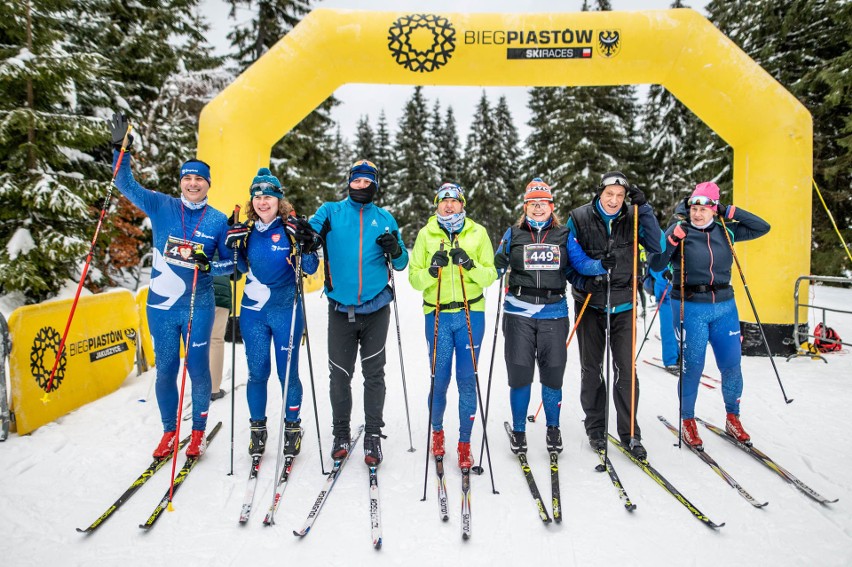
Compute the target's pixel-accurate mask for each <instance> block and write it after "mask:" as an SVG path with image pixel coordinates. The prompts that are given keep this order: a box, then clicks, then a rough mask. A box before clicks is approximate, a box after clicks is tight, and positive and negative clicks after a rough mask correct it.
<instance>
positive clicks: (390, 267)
mask: <svg viewBox="0 0 852 567" xmlns="http://www.w3.org/2000/svg"><path fill="white" fill-rule="evenodd" d="M385 232H386V233H387V232H388V229H385ZM385 261H386V262H387V265H388V276H389V277H390V283H391V293H392V294H393V316H394V318H395V319H396V344H397V350H398V351H399V371H400V373H401V374H402V397H403V399H404V400H405V419H406V420H407V422H408V445H409V448H408V452H409V453H413V452H414V450H415V449H414V443H413V442H412V441H411V415H410V414H409V412H408V388H407V387H406V385H405V364H404V363H403V361H402V335H401V334H400V332H399V305H398V304H397V302H396V282H395V280H394V277H393V264H392V263H391V257H390V254H385Z"/></svg>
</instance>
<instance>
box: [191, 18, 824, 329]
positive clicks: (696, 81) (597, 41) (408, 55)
mask: <svg viewBox="0 0 852 567" xmlns="http://www.w3.org/2000/svg"><path fill="white" fill-rule="evenodd" d="M346 83H374V84H403V85H475V86H488V85H494V86H497V85H505V86H594V85H632V84H642V83H656V84H660V85H663V86H664V87H665V88H666V89H668V90H669V91H670V92H671V93H672V94H673V95H674V96H675V97H677V98H678V100H680V101H681V102H682V103H683V104H684V105H686V106H687V107H688V108H689V109H690V110H691V111H692V112H693V113H695V114H696V115H697V116H698V117H699V118H701V120H703V121H704V122H705V123H706V124H707V125H708V126H709V127H710V128H712V129H713V130H714V131H715V132H716V133H718V134H719V136H721V137H722V138H723V139H724V140H725V141H726V142H727V143H728V144H730V145H731V147H732V148H733V150H734V172H733V176H734V204H736V205H739V206H742V207H743V208H745V209H747V210H749V211H751V212H753V213H755V214H757V215H760V216H761V217H762V218H764V219H766V221H767V222H769V223H770V224H771V225H772V226H773V227H774V230H772V231H771V232H770V233H769V234H768V235H767V236H766V237H765V238H761V239H759V240H756V241H754V242H748V243H744V244H742V245H739V246H737V254H738V255H739V258H740V261H741V262H742V264H743V269H744V270H745V271H746V273H748V274H749V286H750V288H751V289H753V290H755V292H756V293H755V296H756V297H759V299H760V305H759V311H760V313H761V314H763V316H762V318H763V319H764V321H766V322H769V323H775V324H778V323H785V324H788V325H789V324H792V322H793V309H792V302H791V299H790V298H791V295H792V291H793V287H794V282H795V280H796V278H797V277H798V276H800V275H802V274H807V273H808V272H809V267H810V246H811V177H812V160H813V157H812V156H813V147H812V146H813V132H812V122H811V116H810V114H809V113H808V111H807V109H806V108H805V107H804V106H803V105H802V104H801V103H800V102H799V101H798V100H796V98H795V97H794V96H793V95H792V94H790V93H789V92H788V91H787V90H785V89H784V87H783V86H782V85H780V84H779V83H778V82H777V81H776V80H775V79H773V78H772V76H771V75H769V73H767V72H766V71H765V70H763V69H762V68H761V67H760V66H759V65H758V64H757V63H756V62H755V61H754V60H752V59H751V58H750V57H749V56H748V55H747V54H746V53H745V52H743V51H742V50H741V49H740V48H739V47H737V45H736V44H734V42H732V41H731V40H730V39H728V38H727V37H725V35H724V34H723V33H722V32H720V31H719V29H718V28H716V27H715V26H714V25H713V24H712V23H711V22H710V21H708V20H707V19H706V18H704V17H703V16H702V15H701V14H699V13H698V12H696V11H694V10H689V9H683V8H680V9H672V10H648V11H634V12H611V11H605V12H559V13H551V14H547V13H539V14H463V13H405V12H368V11H357V10H332V9H317V10H313V11H311V13H310V14H308V16H306V17H305V18H304V19H302V21H301V22H299V24H298V25H297V26H296V27H295V28H293V30H292V31H291V32H290V33H288V34H287V35H286V36H284V37H283V38H282V39H281V40H280V41H279V42H278V43H277V44H276V45H274V46H273V47H272V48H271V49H270V50H269V51H267V52H266V53H265V54H264V55H263V56H262V57H261V58H260V59H258V60H257V61H256V62H255V63H254V64H253V65H252V66H251V67H249V68H248V69H246V70H245V72H243V74H242V75H240V76H239V77H238V78H237V80H236V81H234V82H233V83H232V84H231V85H229V86H228V87H227V88H226V89H225V90H224V91H222V92H221V93H220V94H219V95H218V96H217V97H216V98H214V99H213V100H212V101H211V102H210V103H209V104H208V105H207V106H206V107H205V108H204V110H203V111H202V113H201V118H200V123H199V137H198V156H199V157H200V158H201V159H203V160H205V161H206V162H207V163H209V164H211V166H212V167H213V170H214V171H215V172H216V173H215V175H216V186H218V187H225V188H227V189H226V190H224V191H211V192H210V200H211V204H213V205H214V206H216V207H218V208H219V209H220V210H228V209H229V207H230V206H231V204H232V203H233V202H234V201H235V199H236V200H240V199H241V198H242V195H243V194H244V190H245V187H247V186H248V185H249V184H250V182H251V179H252V176H253V175H254V173H255V172H256V171H257V168H258V167H261V166H267V165H268V164H269V156H270V151H271V148H272V146H273V145H275V143H276V142H277V141H278V140H280V139H281V138H282V137H283V136H284V134H286V133H287V131H289V130H290V129H291V128H293V127H294V126H295V125H296V124H298V123H299V121H300V120H302V119H303V118H304V117H305V116H307V115H308V113H310V112H311V111H312V110H313V109H314V108H315V107H316V106H318V105H319V104H320V103H321V102H322V101H324V100H325V99H326V98H327V97H328V96H329V95H331V94H332V93H333V92H334V91H335V89H337V88H338V87H340V86H341V85H344V84H346ZM621 168H622V169H626V170H628V171H630V168H631V164H629V163H627V164H622V166H621ZM697 181H703V180H697ZM640 183H641V181H640ZM672 189H673V190H674V191H676V192H678V194H684V195H685V194H686V193H687V192H688V191H689V190H690V189H691V188H690V187H673V188H672ZM665 204H667V203H665ZM306 212H308V211H306ZM425 220H426V219H424V222H425ZM734 280H735V282H734V283H735V285H736V286H738V287H739V288H740V289H739V293H738V296H739V297H740V298H742V297H744V295H743V294H742V286H741V285H740V283H739V282H738V281H736V280H737V278H734ZM740 316H741V317H743V318H744V319H746V320H751V310H750V309H749V308H748V307H745V308H742V307H741V308H740Z"/></svg>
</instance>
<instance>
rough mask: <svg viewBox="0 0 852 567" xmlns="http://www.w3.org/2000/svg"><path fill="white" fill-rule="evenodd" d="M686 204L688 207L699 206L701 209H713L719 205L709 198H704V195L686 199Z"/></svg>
mask: <svg viewBox="0 0 852 567" xmlns="http://www.w3.org/2000/svg"><path fill="white" fill-rule="evenodd" d="M686 203H687V204H688V205H689V206H690V207H691V206H692V205H701V206H702V207H715V206H716V205H718V204H719V203H718V202H716V201H714V200H713V199H711V198H710V197H706V196H704V195H696V196H695V197H690V198H689V199H687V201H686Z"/></svg>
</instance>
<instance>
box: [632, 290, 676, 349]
mask: <svg viewBox="0 0 852 567" xmlns="http://www.w3.org/2000/svg"><path fill="white" fill-rule="evenodd" d="M668 292H669V286H668V285H666V289H664V290H663V295H661V296H660V300H659V301H658V302H657V308H656V309H655V310H654V315H653V316H652V317H651V322H650V324H648V325H647V329H646V330H645V336H644V337H642V344H641V345H639V350H637V351H636V358H634V359H633V362H634V363H635V362H636V361H637V360H639V355H640V354H642V348H643V347H644V346H645V343H646V342H648V335H650V334H651V329H653V328H654V320H655V319H656V318H657V313H659V312H660V306H661V305H662V304H663V301H665V299H666V294H667V293H668ZM662 325H663V324H662V323H660V326H661V327H662ZM660 332H661V333H662V330H660Z"/></svg>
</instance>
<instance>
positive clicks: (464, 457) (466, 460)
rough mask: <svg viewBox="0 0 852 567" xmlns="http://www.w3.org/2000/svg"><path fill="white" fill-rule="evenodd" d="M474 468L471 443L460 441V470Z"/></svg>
mask: <svg viewBox="0 0 852 567" xmlns="http://www.w3.org/2000/svg"><path fill="white" fill-rule="evenodd" d="M472 466H473V457H472V456H471V455H470V443H462V442H461V441H459V468H461V469H469V468H471V467H472Z"/></svg>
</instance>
